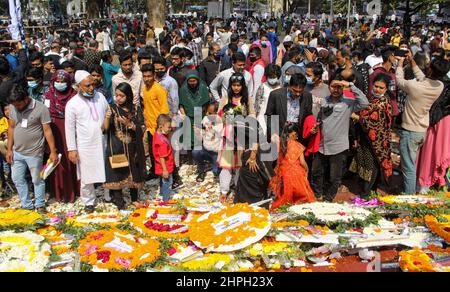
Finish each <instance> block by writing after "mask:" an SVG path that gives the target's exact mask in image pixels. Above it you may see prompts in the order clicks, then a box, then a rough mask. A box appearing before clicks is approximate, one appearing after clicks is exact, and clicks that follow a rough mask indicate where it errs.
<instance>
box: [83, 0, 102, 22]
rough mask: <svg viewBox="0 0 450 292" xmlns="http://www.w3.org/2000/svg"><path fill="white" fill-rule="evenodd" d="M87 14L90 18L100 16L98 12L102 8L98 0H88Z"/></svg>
mask: <svg viewBox="0 0 450 292" xmlns="http://www.w3.org/2000/svg"><path fill="white" fill-rule="evenodd" d="M86 6H87V16H88V18H89V19H95V18H98V13H99V11H100V8H99V6H98V3H97V0H87V3H86Z"/></svg>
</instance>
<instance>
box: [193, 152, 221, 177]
mask: <svg viewBox="0 0 450 292" xmlns="http://www.w3.org/2000/svg"><path fill="white" fill-rule="evenodd" d="M217 155H218V154H217V152H213V151H208V150H206V149H205V148H203V149H202V150H192V157H193V158H194V160H195V162H196V163H197V171H198V173H203V172H205V161H210V162H211V164H212V171H213V173H214V175H219V173H220V170H219V164H218V163H217Z"/></svg>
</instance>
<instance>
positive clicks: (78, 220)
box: [67, 212, 122, 226]
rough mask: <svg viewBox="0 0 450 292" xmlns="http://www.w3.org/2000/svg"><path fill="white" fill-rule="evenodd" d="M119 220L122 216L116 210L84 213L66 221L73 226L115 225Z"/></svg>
mask: <svg viewBox="0 0 450 292" xmlns="http://www.w3.org/2000/svg"><path fill="white" fill-rule="evenodd" d="M121 221H122V216H121V215H120V214H119V213H116V212H109V213H93V214H85V215H80V216H73V217H70V218H68V219H67V223H69V224H71V223H73V224H74V225H75V226H86V225H89V224H98V225H115V224H119V223H120V222H121Z"/></svg>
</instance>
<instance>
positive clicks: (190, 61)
mask: <svg viewBox="0 0 450 292" xmlns="http://www.w3.org/2000/svg"><path fill="white" fill-rule="evenodd" d="M192 64H194V61H193V60H186V61H184V66H191V65H192Z"/></svg>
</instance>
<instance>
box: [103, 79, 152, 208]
mask: <svg viewBox="0 0 450 292" xmlns="http://www.w3.org/2000/svg"><path fill="white" fill-rule="evenodd" d="M114 102H115V103H114V104H113V105H111V106H110V107H109V110H108V112H107V113H106V118H105V122H104V123H103V128H104V131H105V132H106V133H107V148H106V158H107V159H106V166H105V170H106V183H105V184H104V187H105V188H107V189H109V190H111V199H112V202H113V203H114V205H116V206H117V208H118V209H119V210H122V209H124V208H125V201H124V199H123V193H122V189H124V188H129V189H130V196H131V201H132V202H137V201H138V198H139V196H138V194H139V189H141V188H142V187H143V186H144V182H145V178H146V174H145V173H146V168H145V154H144V143H143V139H142V137H143V135H144V132H143V126H144V116H143V114H142V110H141V108H140V107H138V106H134V105H133V90H132V89H131V86H130V85H129V84H128V83H126V82H122V83H120V84H119V85H117V87H116V91H115V101H114ZM123 154H125V156H126V159H127V162H128V163H127V165H125V166H123V167H122V166H120V167H119V166H118V165H115V163H113V162H112V160H111V159H110V158H111V157H113V156H114V155H123Z"/></svg>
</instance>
